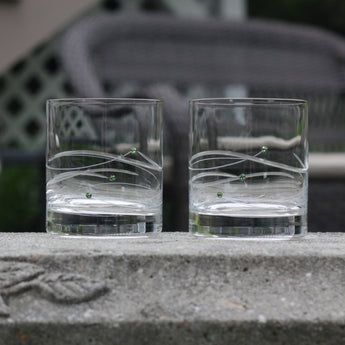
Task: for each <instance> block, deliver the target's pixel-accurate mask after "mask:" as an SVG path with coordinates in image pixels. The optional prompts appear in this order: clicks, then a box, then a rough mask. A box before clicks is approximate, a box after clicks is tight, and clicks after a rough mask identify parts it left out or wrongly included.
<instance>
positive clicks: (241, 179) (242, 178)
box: [238, 174, 246, 182]
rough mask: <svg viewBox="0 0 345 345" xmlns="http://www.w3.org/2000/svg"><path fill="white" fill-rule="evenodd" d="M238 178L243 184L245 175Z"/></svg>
mask: <svg viewBox="0 0 345 345" xmlns="http://www.w3.org/2000/svg"><path fill="white" fill-rule="evenodd" d="M238 178H239V179H240V181H242V182H243V181H244V180H245V179H246V175H244V174H241V175H240V176H239V177H238Z"/></svg>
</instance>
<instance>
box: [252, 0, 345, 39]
mask: <svg viewBox="0 0 345 345" xmlns="http://www.w3.org/2000/svg"><path fill="white" fill-rule="evenodd" d="M248 14H249V17H257V18H266V19H274V20H283V21H288V22H297V23H304V24H310V25H314V26H319V27H323V28H325V29H328V30H331V31H334V32H337V33H339V34H342V35H345V21H344V18H345V1H344V0H279V1H272V0H248Z"/></svg>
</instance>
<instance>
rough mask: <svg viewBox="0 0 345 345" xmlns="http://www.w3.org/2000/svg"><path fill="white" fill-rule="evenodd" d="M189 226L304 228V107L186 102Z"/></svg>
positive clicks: (273, 233)
mask: <svg viewBox="0 0 345 345" xmlns="http://www.w3.org/2000/svg"><path fill="white" fill-rule="evenodd" d="M190 118H191V122H190V156H189V172H190V180H189V199H190V201H189V203H190V204H189V212H190V216H189V229H190V232H191V233H193V234H195V235H198V236H212V237H220V238H233V239H237V238H239V239H261V238H262V239H266V238H270V239H289V238H291V237H294V236H302V235H304V234H306V232H307V198H308V194H307V193H308V143H307V131H308V105H307V102H306V101H304V100H290V99H199V100H192V101H191V102H190Z"/></svg>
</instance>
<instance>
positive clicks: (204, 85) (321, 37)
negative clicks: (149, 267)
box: [58, 13, 345, 231]
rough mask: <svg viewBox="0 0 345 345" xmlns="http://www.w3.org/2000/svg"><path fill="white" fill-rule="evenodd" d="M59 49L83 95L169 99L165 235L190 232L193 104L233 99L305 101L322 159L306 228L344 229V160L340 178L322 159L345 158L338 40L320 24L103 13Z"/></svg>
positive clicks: (343, 54)
mask: <svg viewBox="0 0 345 345" xmlns="http://www.w3.org/2000/svg"><path fill="white" fill-rule="evenodd" d="M58 49H59V52H60V56H61V62H62V66H63V68H64V70H65V72H66V75H67V76H68V77H69V80H70V82H71V84H72V87H73V88H74V90H75V94H76V95H77V96H81V97H133V96H136V97H138V96H139V97H151V98H152V97H154V98H160V99H162V100H163V101H164V120H165V140H166V150H165V152H167V153H168V156H171V157H172V161H173V164H172V165H173V166H172V167H171V168H169V169H168V170H169V171H168V174H166V175H165V176H166V177H168V179H167V180H168V181H166V183H165V192H166V193H167V194H168V197H169V198H171V200H172V210H173V216H172V217H171V219H170V221H169V224H165V230H173V229H174V230H187V227H188V225H187V220H188V172H187V165H188V164H187V151H188V110H187V100H188V98H194V97H222V96H224V97H225V96H229V95H230V94H231V95H235V96H236V95H239V96H247V97H249V96H250V97H289V98H292V97H293V98H304V99H307V100H308V101H309V114H310V115H309V124H310V125H309V133H310V135H309V141H310V149H311V151H312V152H318V153H320V152H321V153H322V155H321V156H320V154H318V155H317V156H315V157H314V156H313V154H311V163H312V164H311V171H310V173H311V174H310V175H311V179H310V197H309V200H310V203H309V206H310V207H309V215H310V217H309V229H310V231H325V230H328V231H342V230H343V228H340V227H343V224H345V216H344V211H343V210H344V202H343V201H342V199H343V198H342V193H343V192H344V191H345V187H344V186H345V183H344V181H345V180H343V178H344V177H345V158H344V157H345V154H339V155H338V156H337V158H336V159H335V160H334V159H333V161H335V163H336V166H337V167H338V168H337V171H336V172H335V171H334V170H332V166H333V165H331V164H332V162H333V161H332V159H331V160H328V158H327V157H328V155H327V154H325V153H324V152H345V116H344V114H345V97H344V91H345V41H344V40H343V39H342V38H341V37H339V36H336V35H335V34H332V33H330V32H326V31H323V30H320V29H317V28H312V27H306V26H297V25H289V24H284V23H278V22H267V21H259V20H246V21H226V20H216V19H187V18H176V17H173V16H167V15H162V14H159V15H158V14H135V15H133V14H132V15H126V14H121V13H115V14H114V13H101V14H97V15H92V16H89V17H86V18H83V19H82V20H80V21H79V22H78V23H76V24H74V25H73V26H71V27H70V28H69V29H68V30H67V31H66V33H65V34H64V35H63V37H62V39H61V45H60V46H59V48H58ZM236 90H240V94H236ZM314 158H315V159H314ZM333 158H334V157H333ZM325 167H326V168H325ZM314 172H315V174H316V175H317V176H316V175H315V178H314V177H313V174H314ZM329 172H332V173H333V176H330V175H329ZM316 177H317V178H316ZM335 178H337V180H335ZM339 178H340V179H339ZM325 182H326V183H325ZM332 182H336V183H335V184H332ZM169 186H170V188H169ZM321 190H322V191H323V192H322V194H321V195H320V191H321ZM336 192H337V193H338V194H337V193H336ZM321 196H322V197H321ZM322 205H324V208H323V206H322ZM341 208H342V210H341ZM314 209H315V210H316V212H313V210H314ZM322 210H326V211H324V212H323V211H322ZM332 222H333V223H332ZM324 225H327V227H324Z"/></svg>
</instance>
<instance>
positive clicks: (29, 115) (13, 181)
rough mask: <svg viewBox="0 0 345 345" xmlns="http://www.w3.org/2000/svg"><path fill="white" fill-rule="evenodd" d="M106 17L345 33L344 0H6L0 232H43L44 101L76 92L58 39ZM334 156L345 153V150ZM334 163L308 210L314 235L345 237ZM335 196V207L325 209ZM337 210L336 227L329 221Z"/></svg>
mask: <svg viewBox="0 0 345 345" xmlns="http://www.w3.org/2000/svg"><path fill="white" fill-rule="evenodd" d="M101 12H112V13H120V12H123V13H127V14H131V13H133V14H134V13H138V12H139V13H141V12H150V13H162V12H164V13H165V14H167V15H171V16H176V17H187V18H188V17H193V18H199V19H202V18H205V19H206V18H219V19H222V20H238V21H246V20H250V19H254V18H259V19H262V20H274V21H283V22H287V23H295V24H308V25H313V26H316V27H318V28H322V29H326V30H329V31H331V32H332V33H334V34H336V35H338V36H339V37H340V38H341V39H343V37H344V35H345V20H344V18H345V1H344V0H280V1H272V0H104V1H99V0H98V1H95V0H83V1H78V0H60V1H49V0H0V23H1V29H0V46H1V54H0V144H1V173H0V231H9V232H22V231H45V225H44V217H45V161H44V159H45V157H44V151H45V102H46V100H47V99H48V98H64V97H73V96H75V95H76V94H77V92H76V90H75V89H74V85H72V83H71V82H70V79H69V75H68V73H66V71H65V70H64V68H63V67H62V64H61V61H60V58H59V54H58V49H59V44H60V38H61V37H62V36H63V35H64V34H65V33H66V32H67V30H68V29H69V28H70V27H71V25H73V23H76V22H78V21H79V20H81V19H82V18H84V17H86V16H89V15H92V14H95V13H101ZM344 65H345V62H344ZM342 94H343V92H342ZM343 96H344V94H343ZM340 116H343V118H345V114H342V115H340ZM342 123H344V122H342ZM343 129H344V128H343ZM312 150H316V151H322V149H321V150H319V149H317V148H312ZM334 152H335V153H337V154H339V153H345V147H344V146H342V145H338V146H337V147H335V149H334V148H333V149H332V152H331V153H334ZM334 157H335V158H334ZM334 157H333V158H334V159H333V160H335V168H334V169H335V170H337V171H336V173H335V174H333V175H332V174H330V176H319V175H315V179H312V180H311V183H310V192H311V194H312V198H310V200H311V201H310V202H311V203H312V204H310V206H309V208H310V209H312V210H313V212H314V213H317V214H320V212H321V214H323V217H322V218H320V219H321V220H320V219H318V220H317V221H314V222H310V223H312V224H313V225H312V226H309V230H310V231H344V224H345V216H344V214H345V209H344V202H343V203H342V199H343V193H344V183H345V182H344V181H345V173H344V170H345V168H344V165H345V164H344V161H343V160H341V158H337V157H342V156H341V155H339V156H334ZM321 168H322V164H321ZM326 168H327V166H326ZM313 181H315V183H314V182H313ZM320 181H321V182H322V184H321V183H319V182H320ZM330 190H332V192H331V193H328V194H329V195H330V196H329V198H330V200H329V202H328V201H327V200H326V202H323V203H320V202H319V201H320V200H323V199H325V198H326V191H328V192H329V191H330ZM325 205H326V206H325ZM327 205H328V206H327ZM170 208H171V206H169V203H166V204H165V210H164V213H165V223H166V224H165V225H166V226H165V230H179V229H176V228H175V229H174V227H173V225H171V224H174V221H173V215H172V214H173V211H172V210H171V209H170ZM331 211H333V213H334V214H332V216H331V215H329V216H330V217H332V222H330V221H329V219H327V217H326V216H327V214H328V212H331Z"/></svg>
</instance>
